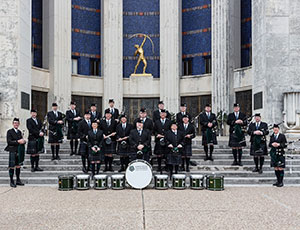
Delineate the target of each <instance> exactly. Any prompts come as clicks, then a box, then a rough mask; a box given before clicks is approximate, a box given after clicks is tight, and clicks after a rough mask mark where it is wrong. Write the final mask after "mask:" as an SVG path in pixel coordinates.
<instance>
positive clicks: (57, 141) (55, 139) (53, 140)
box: [48, 131, 63, 144]
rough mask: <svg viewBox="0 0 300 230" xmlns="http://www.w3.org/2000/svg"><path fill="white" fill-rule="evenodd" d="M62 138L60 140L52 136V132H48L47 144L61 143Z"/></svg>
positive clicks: (56, 136)
mask: <svg viewBox="0 0 300 230" xmlns="http://www.w3.org/2000/svg"><path fill="white" fill-rule="evenodd" d="M62 138H63V137H62ZM62 138H60V137H59V136H58V135H53V132H51V131H49V139H48V143H49V144H57V143H62V140H63V139H62Z"/></svg>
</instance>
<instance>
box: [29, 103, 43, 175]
mask: <svg viewBox="0 0 300 230" xmlns="http://www.w3.org/2000/svg"><path fill="white" fill-rule="evenodd" d="M30 114H31V118H28V119H27V120H26V127H27V129H28V132H29V135H28V144H27V154H30V163H31V172H35V171H43V170H42V169H41V168H40V167H39V159H40V153H42V152H43V151H44V130H42V122H41V121H40V120H39V119H37V111H36V110H35V109H32V110H31V112H30Z"/></svg>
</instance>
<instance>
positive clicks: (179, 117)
mask: <svg viewBox="0 0 300 230" xmlns="http://www.w3.org/2000/svg"><path fill="white" fill-rule="evenodd" d="M185 115H188V116H189V119H190V120H191V118H192V117H191V115H190V114H189V113H187V112H185ZM182 117H183V115H182V113H181V112H179V113H177V114H176V122H177V124H182V123H183V121H182Z"/></svg>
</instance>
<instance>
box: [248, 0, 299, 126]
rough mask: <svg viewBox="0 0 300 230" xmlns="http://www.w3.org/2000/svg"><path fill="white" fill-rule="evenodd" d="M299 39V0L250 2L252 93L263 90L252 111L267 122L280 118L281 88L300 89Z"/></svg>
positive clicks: (257, 0)
mask: <svg viewBox="0 0 300 230" xmlns="http://www.w3.org/2000/svg"><path fill="white" fill-rule="evenodd" d="M299 41H300V2H299V1H292V0H290V1H289V0H285V1H278V0H256V1H253V2H252V50H253V51H252V53H253V67H252V68H253V94H256V93H260V92H262V106H263V107H262V108H261V109H257V110H254V111H255V112H260V113H261V114H262V117H263V119H264V120H266V121H267V122H270V123H275V122H276V123H279V122H281V121H282V120H283V114H282V112H283V107H284V106H283V102H284V100H283V98H284V96H283V95H284V92H300V84H299V73H300V61H299V60H300V43H299ZM253 104H254V105H253V106H255V101H254V103H253ZM295 109H296V110H299V108H295ZM294 111H295V110H294V109H293V110H292V111H285V112H286V113H289V112H294ZM287 116H288V117H291V116H290V115H288V114H287ZM289 122H291V121H289ZM294 122H296V121H294Z"/></svg>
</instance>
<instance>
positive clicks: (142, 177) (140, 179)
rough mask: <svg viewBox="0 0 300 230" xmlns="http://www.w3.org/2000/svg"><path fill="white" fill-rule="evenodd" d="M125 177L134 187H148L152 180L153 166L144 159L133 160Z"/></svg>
mask: <svg viewBox="0 0 300 230" xmlns="http://www.w3.org/2000/svg"><path fill="white" fill-rule="evenodd" d="M125 177H126V181H127V183H128V184H129V185H130V186H131V187H132V188H135V189H143V188H146V187H147V186H148V185H149V184H150V183H151V181H152V167H151V165H150V164H149V163H148V162H147V161H144V160H135V161H132V162H131V163H130V164H129V165H128V167H127V169H126V173H125Z"/></svg>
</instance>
